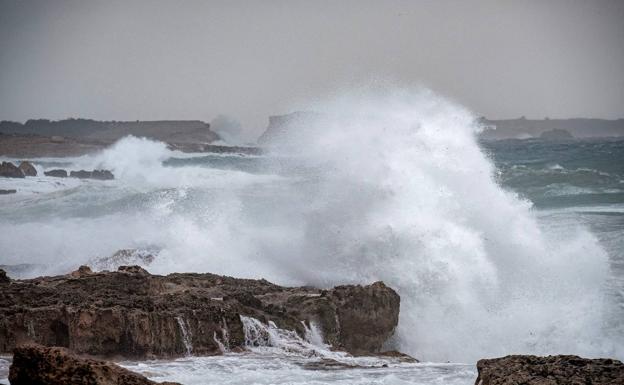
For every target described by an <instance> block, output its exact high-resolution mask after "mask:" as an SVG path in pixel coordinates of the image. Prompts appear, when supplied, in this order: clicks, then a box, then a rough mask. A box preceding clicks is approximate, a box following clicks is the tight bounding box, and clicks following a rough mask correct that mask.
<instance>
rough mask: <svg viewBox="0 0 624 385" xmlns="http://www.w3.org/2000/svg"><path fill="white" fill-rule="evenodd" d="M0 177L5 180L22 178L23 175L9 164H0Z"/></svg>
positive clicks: (17, 168) (14, 166)
mask: <svg viewBox="0 0 624 385" xmlns="http://www.w3.org/2000/svg"><path fill="white" fill-rule="evenodd" d="M0 176H3V177H5V178H23V177H24V173H23V172H22V170H20V169H19V167H17V166H16V165H14V164H13V163H11V162H2V163H0Z"/></svg>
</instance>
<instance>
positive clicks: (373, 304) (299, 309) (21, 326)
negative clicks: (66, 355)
mask: <svg viewBox="0 0 624 385" xmlns="http://www.w3.org/2000/svg"><path fill="white" fill-rule="evenodd" d="M0 285H2V290H0V352H10V351H11V350H12V349H13V348H14V347H16V346H18V345H19V344H21V343H25V342H35V343H39V344H42V345H46V346H62V347H67V348H70V349H71V350H73V351H75V352H77V353H86V354H91V355H97V356H104V357H111V356H120V357H128V358H150V357H170V356H181V355H185V354H188V353H192V354H196V355H212V354H220V353H221V352H222V350H223V349H224V348H225V349H230V350H236V349H240V348H242V347H244V345H245V337H244V331H243V324H242V321H241V318H240V317H241V316H248V317H254V318H256V319H258V320H260V321H261V322H264V323H268V322H269V321H272V322H274V323H275V324H276V325H277V326H278V327H280V328H283V329H288V330H292V331H296V332H297V333H298V334H299V335H300V336H303V335H305V328H306V325H308V326H309V325H310V324H311V323H314V324H315V325H317V327H319V328H320V329H321V331H322V333H323V335H324V336H325V340H326V342H327V343H329V344H331V345H333V346H334V347H335V348H338V349H343V350H346V351H349V352H351V353H354V354H366V353H376V352H379V351H380V350H381V348H382V345H383V343H384V342H385V341H386V339H387V338H388V337H390V336H391V335H392V334H393V332H394V329H395V327H396V325H397V322H398V314H399V296H398V294H396V293H395V292H394V290H392V289H391V288H389V287H387V286H385V285H384V284H383V283H381V282H377V283H374V284H372V285H369V286H353V285H349V286H339V287H336V288H334V289H331V290H320V289H315V288H307V287H299V288H287V287H281V286H278V285H275V284H272V283H270V282H268V281H266V280H253V279H237V278H231V277H225V276H219V275H214V274H193V273H184V274H182V273H176V274H169V275H167V276H159V275H151V274H149V273H148V272H147V271H145V270H144V269H143V268H141V267H139V266H134V267H128V266H122V267H120V268H119V270H118V271H115V272H100V273H94V272H93V271H91V270H90V269H88V268H87V267H81V268H80V269H79V270H78V271H76V272H74V273H72V274H69V275H64V276H56V277H40V278H36V279H28V280H11V281H9V282H6V281H5V282H4V283H0ZM302 321H304V322H305V323H306V325H304V323H302Z"/></svg>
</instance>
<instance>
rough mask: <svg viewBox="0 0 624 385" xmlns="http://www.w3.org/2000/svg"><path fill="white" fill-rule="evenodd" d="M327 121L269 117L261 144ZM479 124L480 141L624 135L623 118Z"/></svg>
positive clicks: (303, 115)
mask: <svg viewBox="0 0 624 385" xmlns="http://www.w3.org/2000/svg"><path fill="white" fill-rule="evenodd" d="M324 118H326V117H325V116H324V115H323V114H320V113H316V112H311V111H297V112H293V113H290V114H286V115H276V116H271V117H269V125H268V126H267V128H266V130H265V131H264V133H263V134H262V135H261V136H260V138H258V144H260V145H265V146H266V145H272V144H273V145H275V144H283V143H282V142H283V141H284V140H285V138H286V137H287V135H285V134H286V132H288V131H289V130H304V129H305V128H306V127H308V126H315V125H316V126H317V125H318V123H319V122H320V121H321V120H322V119H324ZM477 123H478V124H480V125H481V126H483V127H484V130H483V132H481V134H480V135H479V137H480V138H481V139H486V140H498V139H528V138H541V139H546V140H564V139H574V138H604V137H616V136H624V119H618V120H605V119H586V118H578V119H543V120H530V119H525V118H518V119H507V120H489V119H486V118H480V119H479V120H478V121H477Z"/></svg>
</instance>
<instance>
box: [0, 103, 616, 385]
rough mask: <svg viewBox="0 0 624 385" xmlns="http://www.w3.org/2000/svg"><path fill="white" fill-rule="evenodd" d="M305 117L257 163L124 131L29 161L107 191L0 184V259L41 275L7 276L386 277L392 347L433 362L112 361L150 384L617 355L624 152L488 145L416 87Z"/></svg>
mask: <svg viewBox="0 0 624 385" xmlns="http://www.w3.org/2000/svg"><path fill="white" fill-rule="evenodd" d="M315 107H316V108H317V109H319V110H322V111H324V112H326V113H327V116H328V118H327V119H323V120H322V121H315V122H298V123H297V124H296V125H295V126H294V127H291V129H290V130H289V131H288V132H287V133H286V134H284V137H283V138H282V139H283V140H282V142H281V143H280V146H279V147H275V148H271V149H270V151H268V152H267V154H265V155H262V156H246V155H238V154H229V155H223V154H219V155H216V154H183V153H178V152H173V151H170V150H168V149H167V148H166V146H165V145H164V144H163V143H158V142H153V141H149V140H146V139H142V138H133V137H128V138H124V139H122V140H121V141H119V142H118V143H116V144H114V145H113V146H111V147H110V148H108V149H106V150H104V151H103V152H101V153H98V154H92V155H88V156H83V157H78V158H63V159H34V160H33V162H34V164H35V166H36V167H37V169H38V170H39V171H40V174H41V171H43V170H47V169H52V168H66V169H70V170H74V169H93V168H106V169H110V170H112V171H113V173H114V174H115V176H116V179H115V180H113V181H87V180H75V179H55V178H48V177H44V176H39V177H34V178H27V179H25V180H20V181H17V180H12V179H11V180H9V179H3V180H0V189H2V188H16V189H18V190H19V191H18V193H17V194H15V195H10V196H0V201H1V202H2V204H1V205H0V245H1V249H2V253H1V254H0V264H6V265H14V264H24V263H28V264H33V265H31V266H27V267H25V268H24V269H23V270H21V271H20V272H17V273H15V274H14V275H15V276H18V277H27V276H33V275H40V274H54V273H66V272H68V271H70V270H72V269H74V268H75V267H77V266H78V265H80V264H85V263H87V264H88V263H92V262H93V261H94V260H95V259H97V258H100V257H106V256H110V255H112V254H113V253H114V252H115V251H117V250H119V249H128V248H136V249H140V250H150V252H152V253H154V254H155V255H156V259H155V261H154V262H153V263H152V264H150V265H149V266H147V269H148V270H149V271H150V272H152V273H159V274H164V273H168V272H173V271H198V272H212V273H217V274H227V275H232V276H237V277H250V278H266V279H268V280H270V281H273V282H275V283H278V284H283V285H316V286H321V287H329V286H334V285H336V284H344V283H370V282H373V281H376V280H383V281H385V282H386V283H387V284H388V285H390V286H391V287H393V288H395V289H396V290H397V291H398V293H399V294H400V295H401V315H400V321H399V326H398V328H397V332H396V335H395V336H394V337H393V339H392V340H391V341H389V342H388V348H391V349H398V350H401V351H404V352H406V353H409V354H411V355H413V356H414V357H417V358H419V359H420V360H421V361H423V362H426V363H423V364H405V363H392V362H390V363H387V362H386V363H385V364H387V367H383V366H382V365H383V364H384V362H377V363H375V362H372V363H370V362H369V363H368V364H367V365H368V366H371V367H369V368H366V369H364V368H357V369H342V370H324V371H318V370H309V369H306V367H305V362H307V361H309V360H317V359H319V357H322V355H321V356H319V355H318V354H315V355H312V356H310V355H306V354H299V355H297V354H294V355H293V354H291V353H288V351H286V350H284V349H282V348H280V347H283V345H284V344H283V343H276V344H274V345H276V346H265V347H262V348H257V347H253V348H252V352H250V353H247V354H242V355H237V354H226V355H224V356H222V357H204V358H198V357H186V358H183V359H178V360H174V361H154V362H141V363H133V362H126V363H123V364H124V365H126V366H128V367H130V368H132V369H136V370H139V371H141V372H144V373H146V374H147V375H149V376H150V377H154V379H156V380H176V381H181V382H183V383H188V384H210V383H227V381H230V382H231V383H258V384H264V383H275V384H282V383H292V384H295V383H296V384H299V383H301V384H304V383H305V384H322V383H329V382H332V383H361V384H372V383H387V384H403V383H406V384H407V383H410V384H455V383H456V384H469V383H473V382H474V378H475V377H476V374H475V370H474V363H475V362H476V360H478V359H479V358H485V357H496V356H503V355H506V354H512V353H531V354H561V353H566V354H579V355H582V356H587V357H599V356H609V357H615V358H620V359H622V358H624V325H623V323H622V320H623V319H624V298H623V295H624V247H623V246H624V140H582V141H569V142H545V141H540V140H522V141H516V140H513V141H499V142H485V143H481V142H479V141H478V140H477V139H476V133H477V132H478V131H479V130H480V127H478V126H476V125H475V124H474V121H475V119H474V118H475V117H474V116H473V115H472V114H471V113H470V112H469V111H467V110H465V109H463V108H462V107H460V106H457V105H455V104H453V103H449V102H448V101H445V100H442V99H440V98H437V97H435V96H434V95H431V94H426V93H425V94H423V93H418V94H412V93H403V94H399V95H392V96H391V97H389V96H387V95H385V96H384V97H379V96H376V97H370V96H366V97H361V96H359V97H355V98H354V97H352V96H350V97H345V98H339V99H336V100H333V101H331V102H325V103H323V104H321V105H319V106H315ZM269 348H270V349H269ZM267 349H268V350H267ZM317 350H318V349H317ZM329 358H332V359H336V357H334V356H331V357H329ZM338 358H339V359H341V360H342V359H345V358H344V357H338ZM447 362H452V363H453V364H447ZM0 366H1V365H0Z"/></svg>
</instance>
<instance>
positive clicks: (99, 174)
mask: <svg viewBox="0 0 624 385" xmlns="http://www.w3.org/2000/svg"><path fill="white" fill-rule="evenodd" d="M69 176H70V178H78V179H98V180H111V179H114V178H115V177H114V175H113V173H112V172H110V171H108V170H93V171H86V170H80V171H71V172H70V173H69Z"/></svg>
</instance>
